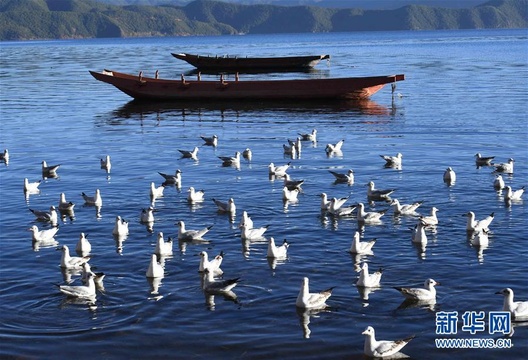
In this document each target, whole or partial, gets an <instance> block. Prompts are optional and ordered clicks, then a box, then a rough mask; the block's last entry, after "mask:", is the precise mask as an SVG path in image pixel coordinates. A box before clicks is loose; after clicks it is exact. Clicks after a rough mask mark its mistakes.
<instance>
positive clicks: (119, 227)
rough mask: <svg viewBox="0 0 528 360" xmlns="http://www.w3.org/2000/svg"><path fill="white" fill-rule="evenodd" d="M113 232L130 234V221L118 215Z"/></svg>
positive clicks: (121, 234) (117, 234) (114, 233)
mask: <svg viewBox="0 0 528 360" xmlns="http://www.w3.org/2000/svg"><path fill="white" fill-rule="evenodd" d="M112 234H113V235H116V236H125V235H128V221H126V220H124V219H121V216H119V215H118V216H116V218H115V224H114V229H113V230H112Z"/></svg>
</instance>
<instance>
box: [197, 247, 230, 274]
mask: <svg viewBox="0 0 528 360" xmlns="http://www.w3.org/2000/svg"><path fill="white" fill-rule="evenodd" d="M198 255H200V265H199V266H198V271H199V272H204V271H205V269H209V271H211V272H212V274H213V276H221V275H222V274H223V273H224V272H223V271H222V269H220V265H222V261H223V260H224V252H223V251H220V254H218V255H216V256H215V257H214V258H212V259H211V260H209V255H208V254H207V252H205V251H200V253H199V254H198Z"/></svg>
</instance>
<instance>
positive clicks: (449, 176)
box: [444, 167, 456, 185]
mask: <svg viewBox="0 0 528 360" xmlns="http://www.w3.org/2000/svg"><path fill="white" fill-rule="evenodd" d="M444 182H445V183H446V184H448V185H453V184H454V183H455V182H456V173H455V170H453V168H451V167H448V168H447V169H446V171H444Z"/></svg>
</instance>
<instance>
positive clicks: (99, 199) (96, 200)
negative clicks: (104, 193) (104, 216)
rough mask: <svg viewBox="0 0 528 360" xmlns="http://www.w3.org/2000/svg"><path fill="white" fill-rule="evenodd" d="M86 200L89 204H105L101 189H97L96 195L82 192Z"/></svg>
mask: <svg viewBox="0 0 528 360" xmlns="http://www.w3.org/2000/svg"><path fill="white" fill-rule="evenodd" d="M81 195H82V197H83V199H84V202H85V203H86V204H87V205H94V206H102V205H103V198H102V197H101V191H100V190H99V189H95V195H94V196H88V195H86V194H85V193H82V194H81Z"/></svg>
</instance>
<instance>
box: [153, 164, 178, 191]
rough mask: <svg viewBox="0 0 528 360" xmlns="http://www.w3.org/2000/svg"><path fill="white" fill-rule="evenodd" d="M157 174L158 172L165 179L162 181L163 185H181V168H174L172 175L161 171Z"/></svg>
mask: <svg viewBox="0 0 528 360" xmlns="http://www.w3.org/2000/svg"><path fill="white" fill-rule="evenodd" d="M158 174H160V175H161V176H162V177H163V178H164V179H165V181H164V184H165V185H176V187H178V188H180V187H181V170H180V169H178V170H176V172H175V173H174V175H169V174H164V173H161V172H158Z"/></svg>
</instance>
